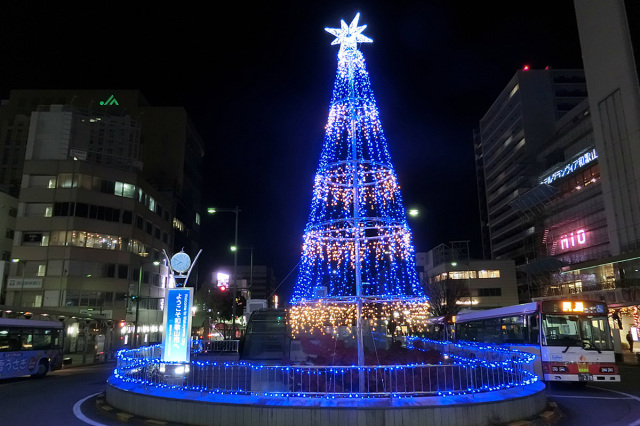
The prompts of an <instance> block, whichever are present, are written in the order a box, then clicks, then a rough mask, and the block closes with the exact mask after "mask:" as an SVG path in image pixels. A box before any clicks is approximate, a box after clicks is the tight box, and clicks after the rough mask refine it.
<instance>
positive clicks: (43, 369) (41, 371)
mask: <svg viewBox="0 0 640 426" xmlns="http://www.w3.org/2000/svg"><path fill="white" fill-rule="evenodd" d="M48 371H49V367H48V366H47V363H46V362H45V361H40V363H39V364H38V371H36V372H35V373H34V374H32V376H33V377H39V378H42V377H44V376H46V375H47V372H48Z"/></svg>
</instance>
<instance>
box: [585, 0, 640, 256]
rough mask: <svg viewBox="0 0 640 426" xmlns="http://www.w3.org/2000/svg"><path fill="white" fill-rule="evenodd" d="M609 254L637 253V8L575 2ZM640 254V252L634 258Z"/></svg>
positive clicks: (611, 0)
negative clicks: (601, 180) (597, 154)
mask: <svg viewBox="0 0 640 426" xmlns="http://www.w3.org/2000/svg"><path fill="white" fill-rule="evenodd" d="M574 3H575V9H576V17H577V22H578V32H579V35H580V45H581V48H582V58H583V61H584V69H585V76H586V79H587V88H588V90H589V105H590V107H591V116H592V120H593V131H594V135H595V142H596V149H597V150H598V153H599V156H600V168H601V170H602V173H603V175H604V176H606V179H603V182H602V185H603V193H604V198H605V207H606V208H605V214H606V217H607V223H608V224H609V240H610V242H611V254H612V255H613V256H619V257H620V259H621V260H622V258H624V257H632V256H631V255H630V254H631V253H640V90H639V83H638V64H639V62H640V50H639V49H640V6H639V5H638V4H637V2H634V1H629V0H627V1H619V0H604V1H598V2H590V1H586V0H575V2H574ZM636 255H640V254H636Z"/></svg>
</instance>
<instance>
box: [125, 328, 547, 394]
mask: <svg viewBox="0 0 640 426" xmlns="http://www.w3.org/2000/svg"><path fill="white" fill-rule="evenodd" d="M428 344H429V342H425V341H423V340H420V339H411V340H410V341H409V343H408V345H409V346H408V347H410V348H414V349H416V350H421V349H422V350H424V349H426V347H427V345H428ZM461 351H462V350H461ZM483 351H484V353H485V354H486V355H487V357H488V358H492V359H491V360H487V359H482V358H480V357H476V358H465V357H464V356H463V355H458V354H450V355H449V358H448V364H438V365H431V364H412V365H371V366H365V367H356V366H318V365H280V366H269V365H256V364H250V363H246V362H225V363H222V362H210V361H191V362H190V363H189V364H176V363H164V362H162V360H161V359H160V356H161V355H160V353H161V347H160V345H157V346H151V347H143V348H139V349H133V350H121V351H119V352H118V357H117V368H116V370H115V371H114V377H115V378H117V379H120V380H123V381H126V382H136V383H139V384H142V385H145V386H156V387H165V388H166V387H169V388H174V389H181V390H185V391H199V392H208V393H214V394H242V395H255V396H286V397H295V396H307V397H309V396H311V397H326V398H342V397H403V396H431V395H459V394H465V393H476V392H486V391H492V390H499V389H506V388H510V387H515V386H523V385H527V384H531V383H533V382H535V381H537V380H538V378H537V377H536V376H535V375H534V374H533V373H532V372H531V370H532V368H531V367H530V364H531V363H532V362H533V359H534V358H535V356H533V355H531V354H526V353H521V352H514V351H505V350H501V349H498V348H491V347H486V348H483ZM476 352H477V351H476ZM491 353H495V355H491V356H489V355H490V354H491ZM361 374H362V375H363V376H364V381H363V383H364V387H363V388H362V389H360V385H359V383H360V381H359V377H360V375H361Z"/></svg>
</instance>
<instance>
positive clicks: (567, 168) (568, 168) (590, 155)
mask: <svg viewBox="0 0 640 426" xmlns="http://www.w3.org/2000/svg"><path fill="white" fill-rule="evenodd" d="M596 158H598V154H597V153H596V150H595V148H594V149H592V150H591V151H587V152H585V153H584V154H582V155H581V156H580V157H578V158H576V159H575V160H573V161H571V162H570V163H567V164H565V165H564V167H562V168H561V169H559V170H556V171H555V172H553V173H552V174H550V175H549V176H547V177H546V178H544V179H543V180H542V181H541V182H540V184H543V183H546V184H551V183H552V182H553V181H555V180H556V179H559V178H562V177H565V176H567V175H569V174H571V173H573V172H574V171H576V170H578V169H579V168H581V167H583V166H586V165H587V164H589V163H591V162H592V161H593V160H595V159H596Z"/></svg>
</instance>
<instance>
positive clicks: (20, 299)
mask: <svg viewBox="0 0 640 426" xmlns="http://www.w3.org/2000/svg"><path fill="white" fill-rule="evenodd" d="M11 261H12V262H13V263H18V264H20V263H22V281H21V282H20V298H19V299H18V301H19V302H18V306H22V293H23V292H24V270H25V269H26V267H27V265H26V263H25V261H24V260H20V259H11Z"/></svg>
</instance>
